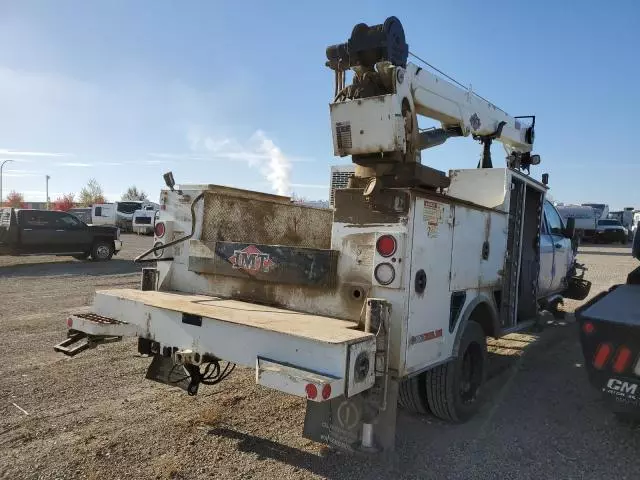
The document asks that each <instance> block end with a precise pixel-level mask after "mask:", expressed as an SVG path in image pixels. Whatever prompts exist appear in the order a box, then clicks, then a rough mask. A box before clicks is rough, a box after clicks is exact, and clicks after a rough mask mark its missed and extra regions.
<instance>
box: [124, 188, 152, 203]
mask: <svg viewBox="0 0 640 480" xmlns="http://www.w3.org/2000/svg"><path fill="white" fill-rule="evenodd" d="M148 199H149V197H148V196H147V194H146V192H145V191H144V190H138V187H136V186H135V185H132V186H130V187H129V188H127V191H126V192H124V194H123V195H122V200H129V201H132V200H139V201H145V200H148Z"/></svg>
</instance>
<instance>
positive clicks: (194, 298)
mask: <svg viewBox="0 0 640 480" xmlns="http://www.w3.org/2000/svg"><path fill="white" fill-rule="evenodd" d="M407 55H408V46H407V44H406V42H405V38H404V30H403V28H402V25H401V24H400V22H399V20H398V19H396V18H395V17H391V18H389V19H388V20H387V21H386V22H385V23H384V24H381V25H376V26H372V27H369V26H367V25H364V24H359V25H357V26H356V27H355V28H354V30H353V32H352V35H351V38H350V39H349V41H348V42H346V43H343V44H340V45H334V46H331V47H329V48H328V49H327V57H328V62H327V65H328V66H329V67H330V68H331V69H333V71H334V72H335V77H334V80H335V87H336V91H335V97H334V99H333V102H332V103H331V104H330V115H331V126H332V131H333V146H334V152H335V154H336V155H339V156H346V155H351V157H352V160H353V162H354V163H355V164H356V166H357V168H356V176H355V177H354V179H353V182H352V184H351V185H350V187H349V188H346V189H342V190H337V191H336V193H335V208H334V209H318V208H312V207H308V206H304V205H300V204H296V203H293V202H292V201H291V199H290V198H288V197H282V196H276V195H268V194H264V193H259V192H251V191H246V190H239V189H235V188H229V187H223V186H217V185H184V184H181V185H179V187H177V186H176V185H175V180H174V178H173V175H172V174H171V173H170V172H168V173H167V174H165V183H166V184H167V189H164V190H163V191H162V192H161V196H160V203H161V209H160V213H159V217H158V218H157V219H156V221H155V225H154V231H155V234H154V246H153V248H152V249H150V250H148V251H147V252H145V253H144V254H143V255H141V256H140V257H138V258H137V259H136V260H137V261H152V262H153V263H155V266H153V267H150V268H145V269H143V275H142V284H141V288H140V290H137V289H118V290H106V291H98V292H96V296H95V299H94V302H93V305H92V306H91V307H90V309H89V310H88V311H82V312H77V313H74V314H71V315H69V317H68V318H67V327H68V329H69V332H68V338H67V339H66V340H65V341H63V342H62V343H60V344H59V345H57V346H56V347H55V348H56V350H57V351H59V352H62V353H65V354H67V355H75V354H77V353H79V352H81V351H82V350H85V349H87V348H91V347H95V346H96V345H99V344H101V343H106V342H109V341H113V340H118V339H121V338H122V337H125V336H133V337H137V338H138V351H139V352H140V353H142V354H147V355H149V356H151V357H152V361H151V364H150V366H149V370H148V372H147V378H148V379H151V380H155V381H158V382H162V383H165V384H168V385H171V386H174V387H180V388H183V389H184V390H186V391H187V392H188V393H189V394H190V395H195V394H197V392H198V388H199V386H200V385H201V384H202V385H215V384H217V383H218V382H220V381H222V380H224V379H225V378H227V377H228V376H229V374H230V373H231V372H232V371H234V370H233V368H234V366H235V365H240V366H243V367H247V368H250V369H253V370H254V371H255V379H256V382H257V383H258V384H260V385H262V386H264V387H268V388H273V389H276V390H279V391H281V392H284V393H287V394H290V395H296V396H299V397H302V398H305V399H306V400H307V406H306V417H305V424H304V432H303V434H304V436H305V437H307V438H310V439H313V440H316V441H319V442H324V443H327V444H329V445H331V446H333V447H335V448H338V449H343V450H349V451H353V450H365V451H371V450H388V449H392V448H393V446H394V441H395V426H396V408H397V405H398V404H400V405H401V406H402V407H404V408H405V409H407V410H409V411H411V412H414V413H416V414H427V413H430V414H433V415H435V416H437V417H439V418H442V419H445V420H448V421H453V422H461V421H465V420H467V419H468V418H470V417H471V416H472V415H473V414H474V413H475V412H476V410H477V408H478V406H479V400H478V398H479V395H478V394H479V392H480V389H481V387H482V385H483V383H484V379H485V376H486V373H487V347H486V337H489V336H491V337H499V336H501V335H503V334H505V333H508V332H512V331H515V330H519V329H522V328H525V327H526V326H527V325H530V324H531V319H532V318H534V317H535V316H536V315H537V314H538V312H539V309H540V308H543V307H544V305H545V304H548V303H549V302H551V301H556V300H557V299H558V298H560V296H561V295H563V294H564V295H567V294H568V293H567V292H569V294H572V295H574V297H575V296H576V295H578V294H576V293H575V291H573V290H575V288H574V289H573V290H571V285H572V275H573V273H572V272H573V271H574V269H575V268H574V258H573V250H572V248H571V236H572V232H571V227H570V226H569V227H568V228H565V227H564V226H563V225H562V221H561V220H559V216H558V222H556V223H554V222H552V221H551V217H553V216H554V215H555V216H557V212H556V211H555V209H554V207H553V205H551V204H550V203H549V202H548V201H546V200H545V193H546V190H547V187H546V185H545V184H543V183H540V182H538V181H536V180H534V179H532V178H530V177H529V176H528V175H525V174H524V173H523V172H521V171H520V169H527V168H528V167H529V166H530V165H532V164H537V163H539V157H538V156H536V155H532V154H531V151H532V144H533V140H534V124H533V123H534V120H535V119H534V117H530V118H531V120H532V122H531V124H530V125H525V123H524V122H523V121H522V120H521V119H519V118H518V117H510V116H509V115H507V114H506V113H504V112H503V111H502V110H500V109H498V108H497V107H495V106H494V105H493V104H491V103H490V102H487V101H486V100H484V99H482V98H481V97H479V96H477V95H475V94H474V93H472V92H471V91H469V90H466V89H461V88H459V87H458V86H456V85H454V84H452V83H449V82H447V81H445V80H443V79H442V78H439V77H437V76H435V75H434V74H431V73H429V72H427V71H425V70H423V69H422V68H420V67H418V66H415V65H412V64H410V63H407ZM349 69H350V70H353V72H354V77H353V82H352V83H351V84H350V85H348V86H347V85H346V75H347V70H349ZM418 115H421V116H427V117H430V118H433V119H436V120H437V121H439V122H440V123H441V127H440V128H437V129H431V130H426V131H419V129H418V122H417V116H418ZM465 136H472V137H473V138H475V139H477V140H479V141H480V142H481V143H482V144H483V154H482V158H481V161H480V162H479V165H478V167H480V168H472V169H461V170H451V171H449V172H448V174H445V173H444V172H440V171H438V170H435V169H433V168H430V167H428V166H426V165H423V164H422V163H421V155H420V152H421V151H422V150H424V149H425V148H431V147H435V146H436V145H439V144H441V143H443V142H444V141H446V140H447V139H448V138H450V137H465ZM493 140H496V141H499V142H502V143H503V144H504V145H505V148H506V149H507V153H508V156H507V166H506V167H505V168H492V162H491V157H490V146H491V142H492V141H493ZM554 218H555V217H554ZM543 224H544V225H547V224H548V225H549V230H548V231H546V230H545V231H543V230H542V229H541V226H542V225H543ZM187 232H188V233H187ZM580 285H583V284H582V283H581V284H580ZM583 290H584V289H583ZM571 292H573V293H571ZM578 293H579V294H583V293H584V291H581V292H578ZM587 293H588V289H587ZM105 368H108V367H107V366H105Z"/></svg>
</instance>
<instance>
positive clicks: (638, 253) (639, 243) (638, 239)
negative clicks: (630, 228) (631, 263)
mask: <svg viewBox="0 0 640 480" xmlns="http://www.w3.org/2000/svg"><path fill="white" fill-rule="evenodd" d="M631 255H633V257H634V258H636V259H638V260H640V232H638V229H636V232H635V235H634V236H633V245H632V247H631Z"/></svg>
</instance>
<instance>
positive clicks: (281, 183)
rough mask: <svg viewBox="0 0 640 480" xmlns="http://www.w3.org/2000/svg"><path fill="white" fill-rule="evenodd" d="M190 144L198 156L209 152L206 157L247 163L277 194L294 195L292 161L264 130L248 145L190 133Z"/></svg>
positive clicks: (253, 137)
mask: <svg viewBox="0 0 640 480" xmlns="http://www.w3.org/2000/svg"><path fill="white" fill-rule="evenodd" d="M188 141H189V144H190V146H191V150H192V151H193V152H194V153H201V152H206V155H202V156H203V157H204V156H206V157H210V158H212V159H220V160H231V161H245V162H247V164H248V165H249V166H250V167H258V168H259V169H260V173H262V175H263V176H264V177H265V178H266V179H267V181H268V182H269V184H270V185H271V189H272V190H273V191H274V192H275V193H277V194H278V195H287V196H288V195H290V194H291V178H290V173H291V161H290V159H289V158H288V157H287V156H286V155H285V154H284V153H282V150H280V148H279V147H278V146H277V145H276V144H275V143H274V142H273V140H271V139H270V138H269V137H268V136H267V135H266V134H265V133H264V132H263V131H262V130H257V131H256V132H255V133H254V134H253V135H252V136H251V138H250V139H249V141H248V142H246V143H241V142H238V141H237V140H235V139H232V138H223V139H215V138H212V137H209V136H202V135H200V134H199V132H196V131H192V132H189V135H188Z"/></svg>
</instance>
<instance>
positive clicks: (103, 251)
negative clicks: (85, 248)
mask: <svg viewBox="0 0 640 480" xmlns="http://www.w3.org/2000/svg"><path fill="white" fill-rule="evenodd" d="M111 257H113V243H112V242H107V241H97V242H96V243H94V244H93V248H92V249H91V259H92V260H93V261H94V262H106V261H107V260H111Z"/></svg>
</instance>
